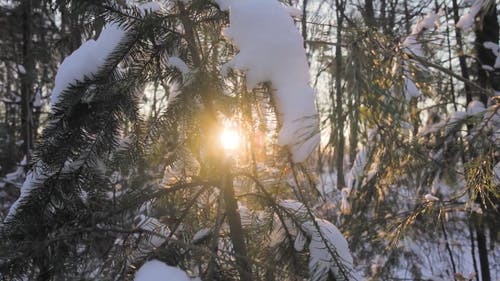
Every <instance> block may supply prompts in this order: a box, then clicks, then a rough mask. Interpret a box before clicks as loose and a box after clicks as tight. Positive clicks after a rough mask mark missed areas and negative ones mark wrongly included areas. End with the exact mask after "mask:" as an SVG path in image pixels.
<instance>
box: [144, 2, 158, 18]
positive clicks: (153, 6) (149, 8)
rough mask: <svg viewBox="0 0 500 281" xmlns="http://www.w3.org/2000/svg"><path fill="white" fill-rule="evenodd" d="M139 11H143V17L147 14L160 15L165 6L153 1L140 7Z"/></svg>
mask: <svg viewBox="0 0 500 281" xmlns="http://www.w3.org/2000/svg"><path fill="white" fill-rule="evenodd" d="M139 9H140V11H141V15H142V16H144V15H146V14H147V13H159V12H161V11H162V10H163V6H162V4H161V3H159V2H157V1H151V2H147V3H144V4H141V5H139Z"/></svg>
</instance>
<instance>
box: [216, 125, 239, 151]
mask: <svg viewBox="0 0 500 281" xmlns="http://www.w3.org/2000/svg"><path fill="white" fill-rule="evenodd" d="M220 142H221V144H222V147H223V148H224V149H225V150H228V151H234V150H236V149H237V148H238V146H239V145H240V135H239V134H238V132H237V131H236V130H235V129H233V128H224V130H223V131H222V134H221V135H220Z"/></svg>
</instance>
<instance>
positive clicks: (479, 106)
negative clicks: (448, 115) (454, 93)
mask: <svg viewBox="0 0 500 281" xmlns="http://www.w3.org/2000/svg"><path fill="white" fill-rule="evenodd" d="M484 111H486V107H485V106H484V103H483V102H481V101H479V100H473V101H471V102H469V104H468V105H467V115H469V116H474V115H477V114H480V113H483V112H484Z"/></svg>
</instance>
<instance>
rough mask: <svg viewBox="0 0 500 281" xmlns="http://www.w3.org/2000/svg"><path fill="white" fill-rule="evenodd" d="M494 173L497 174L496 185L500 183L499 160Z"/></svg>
mask: <svg viewBox="0 0 500 281" xmlns="http://www.w3.org/2000/svg"><path fill="white" fill-rule="evenodd" d="M493 173H494V175H495V178H494V182H495V184H496V185H500V162H498V163H497V164H496V165H495V167H493Z"/></svg>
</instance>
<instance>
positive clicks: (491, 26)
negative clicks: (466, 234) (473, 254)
mask: <svg viewBox="0 0 500 281" xmlns="http://www.w3.org/2000/svg"><path fill="white" fill-rule="evenodd" d="M498 40H499V25H498V19H497V11H496V5H491V6H490V9H489V10H488V11H485V13H484V17H483V21H482V22H481V25H480V26H478V27H477V28H476V40H475V47H476V52H477V57H478V59H479V63H478V66H477V73H478V77H477V79H478V84H479V85H480V86H482V87H483V88H489V87H490V86H491V87H492V88H493V89H495V90H499V88H500V87H498V81H496V80H497V79H498V77H499V75H498V73H500V69H495V70H494V71H493V72H491V75H490V76H489V77H488V74H487V73H486V71H485V70H484V69H483V68H482V65H488V66H491V67H493V66H494V65H495V59H496V57H495V56H494V55H493V52H492V51H491V50H489V49H486V48H485V47H484V45H483V44H484V43H485V42H493V43H498ZM476 96H478V98H479V100H481V101H482V102H483V103H484V104H485V105H486V104H487V102H488V97H487V96H486V95H484V94H482V93H479V94H477V95H476ZM489 197H490V198H495V197H494V196H489ZM477 203H479V204H481V200H480V199H479V198H478V199H477ZM482 207H483V211H484V213H485V215H486V217H487V216H488V213H489V211H488V210H489V209H492V208H493V209H495V206H488V208H487V206H482ZM485 221H490V220H480V221H478V222H477V224H476V237H477V248H478V253H479V262H480V267H481V279H482V281H491V275H490V266H489V259H488V247H487V245H486V235H485V224H484V222H485ZM490 226H491V227H492V228H493V229H494V228H495V217H493V218H492V219H491V224H490Z"/></svg>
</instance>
